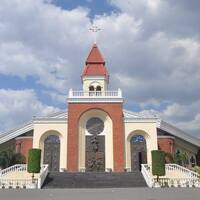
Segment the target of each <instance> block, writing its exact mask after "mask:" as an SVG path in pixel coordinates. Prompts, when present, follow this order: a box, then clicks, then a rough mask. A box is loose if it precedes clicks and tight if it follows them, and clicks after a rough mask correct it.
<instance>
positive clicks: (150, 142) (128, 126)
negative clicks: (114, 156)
mask: <svg viewBox="0 0 200 200" xmlns="http://www.w3.org/2000/svg"><path fill="white" fill-rule="evenodd" d="M134 135H143V136H144V138H145V139H146V145H147V163H148V164H151V151H152V150H157V149H158V145H157V128H156V121H151V122H150V121H147V122H145V121H134V122H125V163H126V168H129V169H131V144H130V140H131V138H132V137H133V136H134Z"/></svg>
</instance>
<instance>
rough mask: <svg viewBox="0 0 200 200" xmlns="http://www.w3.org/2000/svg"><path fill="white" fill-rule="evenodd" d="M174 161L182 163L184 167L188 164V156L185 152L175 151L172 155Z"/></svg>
mask: <svg viewBox="0 0 200 200" xmlns="http://www.w3.org/2000/svg"><path fill="white" fill-rule="evenodd" d="M174 161H175V163H176V164H178V165H181V166H182V165H183V166H184V167H185V166H187V165H189V158H188V155H187V154H186V153H181V152H180V151H177V152H176V153H175V155H174Z"/></svg>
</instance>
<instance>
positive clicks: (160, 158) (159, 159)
mask: <svg viewBox="0 0 200 200" xmlns="http://www.w3.org/2000/svg"><path fill="white" fill-rule="evenodd" d="M151 155H152V174H153V175H154V176H157V179H158V177H159V176H165V152H163V151H159V150H153V151H151Z"/></svg>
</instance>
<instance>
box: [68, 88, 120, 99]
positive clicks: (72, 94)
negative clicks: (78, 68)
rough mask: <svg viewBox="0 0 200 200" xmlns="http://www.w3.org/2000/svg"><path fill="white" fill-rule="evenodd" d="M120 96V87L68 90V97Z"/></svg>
mask: <svg viewBox="0 0 200 200" xmlns="http://www.w3.org/2000/svg"><path fill="white" fill-rule="evenodd" d="M111 97H119V98H122V92H121V90H120V89H118V90H116V91H75V90H72V89H70V90H69V98H111Z"/></svg>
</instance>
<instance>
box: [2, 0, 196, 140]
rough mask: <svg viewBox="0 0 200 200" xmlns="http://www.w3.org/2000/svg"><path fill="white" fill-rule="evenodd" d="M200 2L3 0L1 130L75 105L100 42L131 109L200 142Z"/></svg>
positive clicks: (114, 80) (113, 79) (113, 85)
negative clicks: (70, 97)
mask: <svg viewBox="0 0 200 200" xmlns="http://www.w3.org/2000/svg"><path fill="white" fill-rule="evenodd" d="M199 10H200V1H199V0H190V1H188V0H176V1H174V0H165V1H163V0H11V1H8V0H1V4H0V132H1V133H2V132H4V131H6V130H9V129H12V128H14V127H15V126H18V125H20V124H22V123H24V122H27V121H29V120H31V119H32V117H33V116H45V115H48V114H49V113H53V112H57V111H59V110H63V109H66V108H67V94H68V90H69V89H70V88H73V89H75V90H80V89H82V85H81V79H80V74H81V71H82V69H83V67H84V62H85V59H86V57H87V55H88V53H89V51H90V48H91V46H92V44H93V42H94V37H93V35H92V33H91V32H90V31H89V28H90V27H91V26H92V25H97V26H98V27H100V28H101V29H102V30H101V31H100V32H99V33H98V35H97V44H98V46H99V48H100V50H101V52H102V54H103V55H104V58H105V60H106V66H107V68H108V71H109V73H110V85H109V87H110V89H112V90H115V89H117V88H121V89H122V91H123V96H124V99H125V104H124V108H126V109H128V110H131V111H134V112H139V113H153V114H156V115H157V116H159V117H161V118H162V119H163V120H165V121H167V122H169V123H172V124H173V125H175V126H177V127H179V128H181V129H183V130H184V131H185V132H187V133H189V134H192V135H194V136H198V137H200V83H199V82H200V34H199V33H200V25H199V19H200V12H199Z"/></svg>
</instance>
